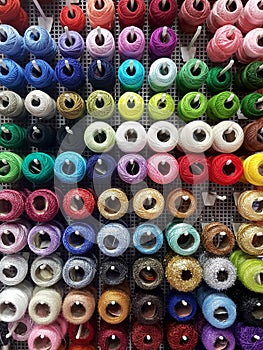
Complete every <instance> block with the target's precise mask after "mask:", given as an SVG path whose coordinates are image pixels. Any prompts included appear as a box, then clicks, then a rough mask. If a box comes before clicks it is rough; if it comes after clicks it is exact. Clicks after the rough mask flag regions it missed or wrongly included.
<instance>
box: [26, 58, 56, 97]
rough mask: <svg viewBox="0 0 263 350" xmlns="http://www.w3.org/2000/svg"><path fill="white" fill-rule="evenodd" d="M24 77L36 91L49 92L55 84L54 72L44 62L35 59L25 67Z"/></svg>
mask: <svg viewBox="0 0 263 350" xmlns="http://www.w3.org/2000/svg"><path fill="white" fill-rule="evenodd" d="M25 77H26V80H27V81H28V83H29V84H31V85H32V86H34V87H35V88H36V89H41V90H45V91H48V90H51V89H52V88H53V87H54V86H55V84H56V81H57V80H56V78H55V72H54V70H53V69H52V67H51V66H50V65H49V64H48V63H47V62H45V61H43V60H40V59H37V60H34V61H32V62H29V63H28V64H27V65H26V67H25Z"/></svg>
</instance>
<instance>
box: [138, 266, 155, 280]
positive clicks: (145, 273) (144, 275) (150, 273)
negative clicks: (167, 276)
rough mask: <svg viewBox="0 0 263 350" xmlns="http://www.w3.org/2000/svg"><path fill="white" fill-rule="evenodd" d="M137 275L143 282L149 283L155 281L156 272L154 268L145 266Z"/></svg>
mask: <svg viewBox="0 0 263 350" xmlns="http://www.w3.org/2000/svg"><path fill="white" fill-rule="evenodd" d="M139 277H140V279H141V280H142V281H143V282H144V283H146V284H151V283H153V282H154V281H156V278H157V273H156V271H154V269H152V268H150V270H147V268H146V267H145V268H143V269H142V270H141V271H140V273H139Z"/></svg>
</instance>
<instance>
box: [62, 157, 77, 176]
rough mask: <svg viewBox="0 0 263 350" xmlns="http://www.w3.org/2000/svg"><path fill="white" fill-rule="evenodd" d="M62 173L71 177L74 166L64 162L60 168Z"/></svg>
mask: <svg viewBox="0 0 263 350" xmlns="http://www.w3.org/2000/svg"><path fill="white" fill-rule="evenodd" d="M62 171H63V173H64V174H66V175H72V174H74V172H75V171H76V167H75V164H74V163H72V162H71V161H70V160H69V161H68V162H64V164H63V166H62Z"/></svg>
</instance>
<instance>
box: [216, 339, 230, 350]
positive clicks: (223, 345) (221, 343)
mask: <svg viewBox="0 0 263 350" xmlns="http://www.w3.org/2000/svg"><path fill="white" fill-rule="evenodd" d="M228 345H229V343H228V341H227V339H226V338H225V337H223V339H219V338H217V339H216V341H215V343H214V348H215V349H216V350H224V349H227V347H228Z"/></svg>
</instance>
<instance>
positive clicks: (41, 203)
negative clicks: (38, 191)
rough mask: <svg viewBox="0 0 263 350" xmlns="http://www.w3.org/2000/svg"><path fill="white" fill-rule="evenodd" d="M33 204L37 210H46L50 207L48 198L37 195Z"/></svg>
mask: <svg viewBox="0 0 263 350" xmlns="http://www.w3.org/2000/svg"><path fill="white" fill-rule="evenodd" d="M32 205H33V207H34V209H35V210H36V211H37V212H45V211H46V210H47V207H48V202H47V200H46V198H44V197H42V196H37V197H35V198H34V200H33V203H32Z"/></svg>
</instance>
